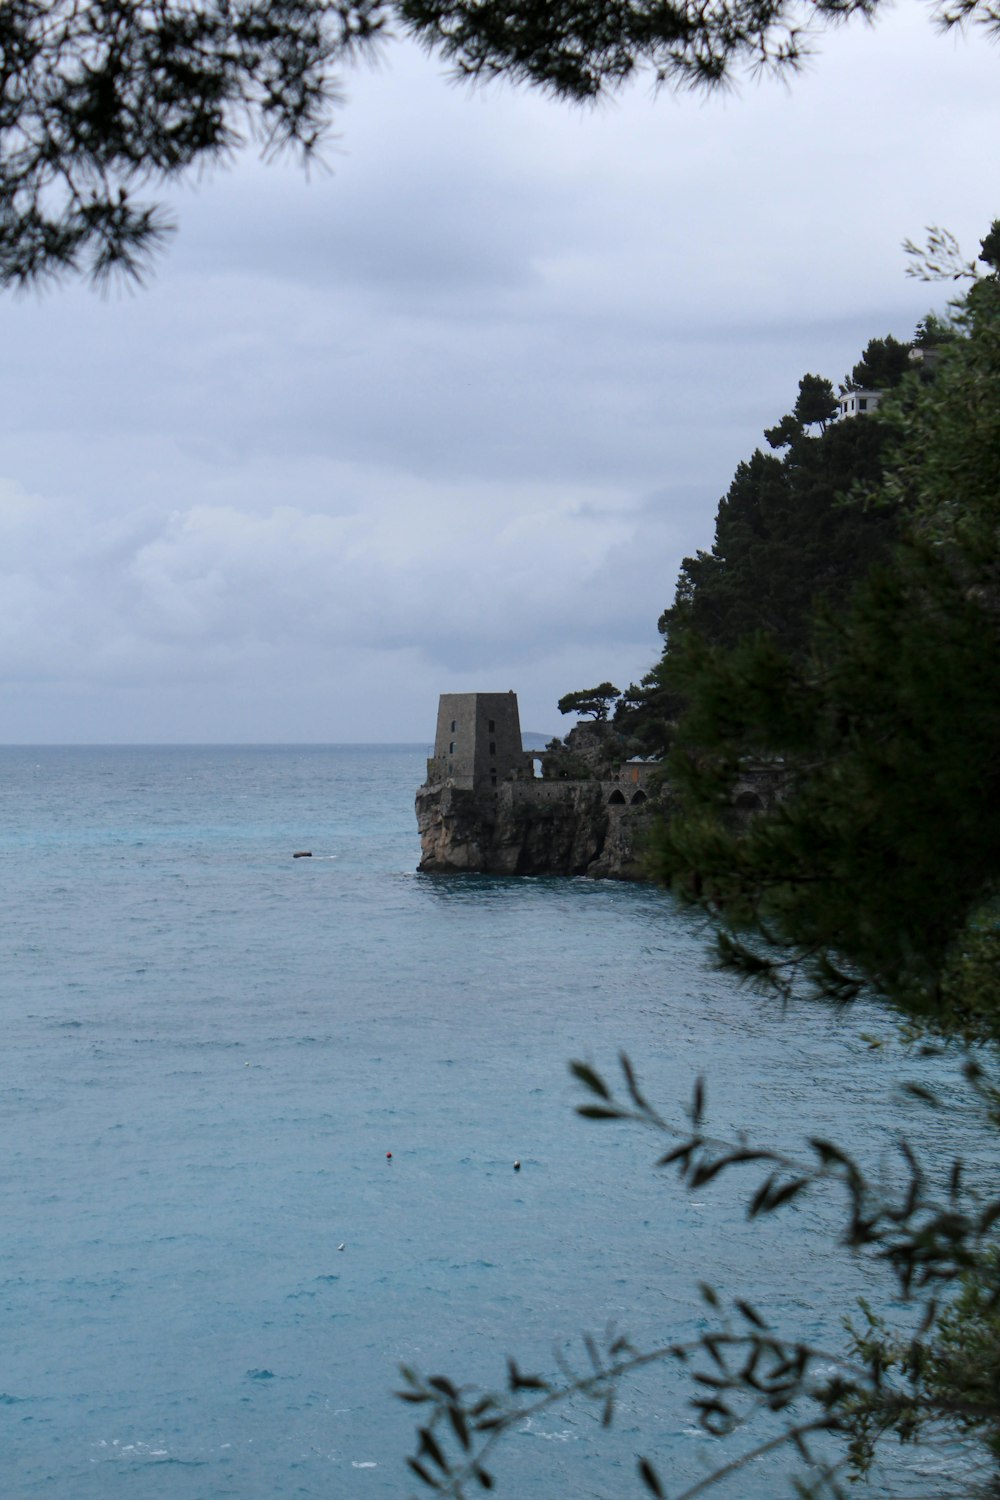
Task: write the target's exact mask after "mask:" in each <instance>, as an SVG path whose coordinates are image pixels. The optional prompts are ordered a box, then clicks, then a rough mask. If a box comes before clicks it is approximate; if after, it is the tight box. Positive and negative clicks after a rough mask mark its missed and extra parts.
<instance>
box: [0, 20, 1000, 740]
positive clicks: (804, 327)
mask: <svg viewBox="0 0 1000 1500" xmlns="http://www.w3.org/2000/svg"><path fill="white" fill-rule="evenodd" d="M344 83H345V86H346V93H347V96H348V99H347V105H346V107H345V108H344V110H343V112H342V114H341V117H340V123H339V139H338V141H337V142H336V145H335V146H334V148H333V149H332V150H330V151H329V152H328V161H329V164H330V166H331V167H332V169H333V170H332V171H331V172H330V173H328V174H322V173H321V174H317V173H315V172H314V173H313V174H312V175H311V176H310V177H309V178H308V179H307V178H306V177H305V176H304V175H303V174H302V172H301V171H300V170H299V169H298V168H296V167H294V166H291V165H288V166H282V167H278V168H273V167H271V168H264V167H262V166H260V165H259V164H258V163H256V162H255V161H254V160H253V158H252V157H248V158H246V159H244V160H242V161H241V162H240V163H239V165H238V166H237V167H236V168H235V169H234V170H232V171H230V172H228V173H224V174H218V175H214V176H212V177H211V178H209V179H208V180H206V181H204V182H203V183H201V184H200V185H199V186H198V187H196V188H191V189H189V190H187V191H184V192H181V193H180V194H179V195H178V196H177V199H176V213H177V219H178V224H179V232H178V234H177V236H176V237H175V239H174V240H173V242H172V244H171V246H170V247H169V249H168V251H167V252H166V254H165V255H164V256H163V257H162V258H161V259H160V261H159V262H158V264H157V268H156V271H155V274H154V276H153V278H152V279H151V281H150V282H149V284H148V286H146V287H145V288H144V289H142V290H140V291H137V292H132V293H124V294H122V293H112V294H111V295H109V296H105V297H103V298H102V297H101V296H100V295H99V294H95V293H93V292H91V291H89V290H87V289H85V288H82V287H67V288H63V289H60V290H57V291H55V292H49V293H46V294H45V295H44V296H42V297H39V296H37V295H34V294H33V295H31V296H28V297H20V298H14V297H11V296H10V295H8V296H6V297H5V298H3V300H2V301H0V350H2V354H0V379H2V383H3V389H2V394H0V427H2V449H0V574H2V586H0V741H5V742H29V743H30V742H70V743H72V742H132V741H134V742H141V741H152V742H172V741H197V742H204V741H282V740H284V741H334V742H336V741H352V740H353V741H359V740H376V741H379V740H393V741H403V740H430V739H431V738H432V737H433V727H434V720H435V712H436V704H437V696H438V694H439V693H441V692H462V691H473V690H482V691H497V690H500V691H506V690H507V689H508V688H514V689H516V690H517V692H518V694H519V697H520V702H521V722H522V725H523V727H524V728H526V729H530V730H538V731H541V732H545V733H548V732H560V731H562V730H563V729H564V728H565V727H566V726H565V721H561V720H560V717H559V714H558V713H557V711H556V708H555V703H556V700H557V699H558V698H559V697H560V696H561V695H562V694H563V693H565V692H568V691H570V690H574V689H577V688H581V687H589V686H592V685H593V684H594V683H596V682H599V681H601V680H602V679H604V678H611V679H612V680H613V681H614V682H616V683H617V684H618V685H619V686H620V687H625V686H626V685H627V684H628V682H629V680H636V679H637V678H638V677H639V676H640V675H641V674H642V673H643V672H644V671H645V670H646V669H647V668H648V667H649V666H650V665H652V663H653V661H654V660H655V658H656V656H657V654H658V637H657V633H656V620H657V616H658V615H659V613H660V611H661V610H662V609H663V607H664V606H665V605H666V604H667V603H668V602H669V601H670V599H671V597H672V594H673V589H674V584H675V582H676V577H677V570H678V566H679V563H680V561H681V558H682V557H684V556H685V555H686V554H688V553H690V552H692V551H694V550H695V549H697V548H698V547H700V546H704V547H707V546H710V545H711V540H712V529H713V521H714V515H715V509H716V505H717V503H718V500H719V497H720V495H722V494H723V493H724V492H725V490H726V489H727V487H728V485H729V482H730V479H731V477H732V473H733V470H734V468H735V466H736V464H737V462H738V461H739V460H740V459H741V458H744V457H747V456H748V455H749V454H750V453H751V452H752V450H753V448H754V447H755V446H756V445H757V444H758V443H760V442H761V441H762V439H761V432H762V429H763V428H764V427H765V426H768V425H770V424H771V423H772V422H774V421H775V420H776V419H777V418H778V417H779V416H780V415H781V414H782V413H783V412H784V411H786V410H788V409H789V407H790V405H791V403H792V401H793V400H794V396H795V393H796V389H797V382H798V379H799V376H800V375H802V374H803V373H804V372H806V371H814V372H816V373H819V374H824V375H827V376H829V377H830V378H831V379H833V380H834V381H835V382H836V381H838V380H840V379H841V378H843V376H844V374H845V373H846V371H847V370H849V369H850V367H851V365H852V364H853V363H854V361H855V360H856V359H857V357H858V355H859V353H860V350H861V348H862V346H863V345H864V343H865V342H866V341H867V339H868V338H869V337H871V336H873V335H881V334H885V333H893V334H895V335H896V336H897V337H900V338H906V337H908V336H909V335H910V333H911V332H912V329H913V326H914V324H915V323H916V321H917V319H918V318H919V317H921V316H922V314H923V313H924V312H925V311H927V310H928V309H929V308H931V307H938V308H941V307H943V305H944V302H945V300H946V298H947V295H948V292H947V289H942V288H941V287H940V286H931V287H929V286H926V285H923V284H920V283H917V282H915V281H912V280H908V279H907V278H906V277H905V275H904V269H905V257H904V256H903V254H902V252H901V249H900V245H901V242H902V240H903V239H904V238H906V237H907V236H909V237H911V238H920V236H921V234H922V231H923V228H924V226H926V225H930V224H941V225H945V226H947V227H948V228H949V229H950V230H951V231H952V232H953V233H954V234H955V235H956V236H958V238H959V239H960V240H961V241H962V243H963V247H964V248H965V250H966V252H967V254H968V255H969V256H970V257H971V256H972V255H973V254H974V253H975V252H976V250H977V249H978V243H979V240H980V239H981V238H982V236H983V234H984V233H985V232H986V230H987V228H988V227H989V224H990V222H991V220H992V219H993V218H995V217H997V216H1000V184H998V182H997V177H998V167H997V164H998V161H1000V154H998V151H997V145H996V142H997V105H996V100H997V98H998V97H1000V90H998V83H1000V49H998V48H996V47H991V46H990V45H989V44H988V43H987V42H986V41H985V40H984V39H983V38H982V37H973V38H969V39H960V38H955V37H951V36H949V37H942V36H940V35H938V34H936V33H935V32H934V30H933V28H932V26H931V24H930V21H929V18H928V7H926V6H924V5H921V4H916V3H911V4H904V5H900V6H899V7H898V9H897V10H896V11H895V12H887V13H886V15H885V17H884V18H883V19H882V20H880V21H879V23H878V24H877V26H875V27H874V28H872V29H869V28H867V27H866V26H864V25H863V24H859V25H855V26H854V27H852V28H850V29H847V30H842V31H840V32H838V33H836V34H835V35H833V36H830V37H827V38H826V39H825V40H824V41H822V42H821V44H820V51H819V55H818V56H817V58H816V59H815V61H814V63H813V64H812V65H811V67H810V69H809V71H808V72H807V73H806V74H805V75H803V76H800V77H799V78H797V79H796V80H795V81H794V82H793V83H792V85H791V86H790V87H785V86H783V85H780V84H775V83H765V84H757V85H755V84H748V85H746V86H745V87H743V88H741V89H740V91H739V92H738V93H737V94H730V95H728V96H713V97H711V98H709V99H702V98H698V97H684V98H681V99H676V98H673V97H672V96H670V95H668V94H661V95H660V96H659V97H653V95H652V93H651V91H650V90H649V88H648V87H647V86H646V85H644V84H640V85H638V86H637V87H635V88H633V89H632V90H631V91H630V92H629V93H627V94H626V95H624V96H623V97H622V98H620V99H619V100H618V101H617V102H615V103H612V104H610V105H606V106H604V107H602V108H600V109H598V110H596V111H591V110H587V111H581V110H577V109H572V108H570V107H567V106H562V105H556V104H553V103H550V102H547V101H545V100H543V99H541V98H539V97H538V96H537V95H532V94H530V93H527V92H514V91H512V90H510V89H507V88H490V89H488V90H485V91H478V92H470V91H469V90H468V89H461V88H456V87H455V86H453V85H451V84H449V83H448V82H447V81H446V78H445V70H444V68H443V66H442V65H441V64H440V63H439V62H436V61H434V60H428V59H427V58H425V57H424V56H422V55H421V54H419V53H417V52H415V51H413V50H410V49H407V48H403V47H399V46H393V47H392V48H390V49H389V50H388V51H387V52H386V54H385V58H384V62H383V63H382V65H381V66H380V67H378V68H377V69H375V70H371V69H364V70H361V71H359V72H356V73H352V74H350V75H349V76H347V77H346V78H345V79H344Z"/></svg>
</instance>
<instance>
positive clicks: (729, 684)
mask: <svg viewBox="0 0 1000 1500" xmlns="http://www.w3.org/2000/svg"><path fill="white" fill-rule="evenodd" d="M959 320H960V326H961V328H962V331H963V333H964V337H962V338H960V339H957V340H955V341H953V342H952V343H951V344H949V345H947V346H946V347H945V349H944V350H943V352H942V355H941V360H940V364H939V366H938V369H937V372H936V375H935V378H934V380H933V382H932V383H929V384H920V383H919V382H916V381H913V382H904V384H903V385H902V386H901V387H900V393H899V397H898V399H897V400H896V401H895V402H894V403H889V414H888V415H889V421H890V422H891V423H892V424H893V426H894V428H895V431H896V433H897V440H896V444H895V449H894V453H893V457H892V461H891V463H890V465H889V466H888V468H887V470H886V473H885V475H884V477H883V480H882V483H881V486H880V489H879V494H878V496H877V498H878V499H880V500H882V501H884V502H885V503H886V504H887V505H888V506H889V507H890V508H891V509H892V510H893V511H894V512H895V513H896V514H898V515H901V516H905V517H906V519H907V526H908V534H907V536H906V539H905V542H904V543H903V544H902V545H901V546H900V547H899V548H898V549H897V551H896V552H895V554H894V555H893V556H892V558H891V560H890V561H887V562H883V564H882V565H881V566H880V567H878V568H876V569H875V570H873V571H872V572H871V573H870V574H869V575H868V576H867V578H866V579H864V580H863V581H862V583H861V584H860V585H859V586H858V588H857V589H856V591H855V593H854V595H853V598H852V602H851V605H850V607H849V608H848V609H847V610H846V611H843V612H841V613H839V614H837V615H833V614H832V613H830V612H828V613H827V614H826V616H825V618H824V617H820V618H816V617H813V623H812V624H811V625H810V624H809V623H808V622H809V620H810V615H809V613H808V611H806V612H804V615H803V616H802V620H803V623H804V626H805V629H806V649H805V650H804V651H800V652H799V653H798V654H796V653H795V652H794V651H793V650H791V649H789V643H788V642H787V640H785V641H783V640H782V639H781V637H780V635H779V634H778V633H777V632H775V631H770V632H769V633H767V634H763V633H760V634H756V635H751V634H749V633H744V634H743V635H742V637H741V638H740V639H739V640H738V643H737V644H736V645H735V646H732V647H731V648H729V649H727V645H728V643H725V642H724V643H723V644H721V645H720V644H715V642H713V640H712V637H711V634H710V632H707V631H704V630H701V631H698V630H697V629H691V630H688V631H687V633H686V634H685V633H681V635H680V638H679V639H676V640H673V641H672V640H671V638H669V637H668V657H669V675H670V677H671V680H672V681H673V682H674V683H675V684H676V685H678V687H679V688H680V690H681V692H682V695H683V697H684V699H685V701H686V703H687V705H688V709H687V712H686V713H685V715H684V716H683V718H682V722H681V724H680V727H679V728H678V730H677V732H676V734H675V736H674V741H673V751H672V756H671V772H672V774H673V776H674V777H675V778H676V780H677V782H678V784H679V785H681V786H682V788H683V800H684V806H685V812H684V815H683V816H682V817H680V818H676V819H674V820H673V821H672V823H671V826H670V828H669V829H668V830H665V831H664V834H663V837H662V840H661V844H660V850H659V863H658V870H659V872H660V873H661V875H662V876H663V877H664V878H666V879H668V880H669V881H670V882H671V883H672V884H673V886H674V889H675V890H676V891H677V892H678V894H680V895H681V896H682V898H683V899H685V900H687V901H690V902H692V903H694V904H696V905H699V906H701V907H702V908H703V909H704V910H705V911H707V912H709V913H710V915H711V916H712V919H713V921H714V922H715V923H716V925H717V928H718V932H719V941H720V953H721V955H722V957H723V958H724V960H725V961H726V962H727V963H729V964H732V965H734V966H736V967H737V968H739V969H740V970H741V971H742V972H743V973H745V974H746V975H747V977H750V978H752V979H753V980H754V981H755V982H757V983H766V984H771V985H774V986H777V987H779V988H781V989H787V988H788V987H789V986H790V985H791V984H792V983H794V982H795V980H796V979H797V977H799V976H800V975H802V974H805V975H806V976H808V978H809V979H811V981H812V982H813V984H814V985H815V986H816V987H817V988H818V989H819V991H820V992H821V993H825V994H827V995H829V996H831V997H834V998H837V999H841V1000H842V999H849V998H850V997H851V996H853V995H854V994H856V993H857V992H858V990H859V988H860V987H861V986H863V985H870V986H873V987H874V988H875V989H876V990H877V991H878V992H880V993H881V994H883V995H886V996H888V997H890V998H891V999H892V1000H893V1001H894V1002H895V1003H896V1004H898V1005H899V1006H900V1007H901V1008H903V1009H904V1010H905V1011H906V1012H907V1013H908V1014H910V1015H912V1016H914V1017H916V1018H917V1019H918V1020H920V1021H921V1022H922V1023H923V1024H926V1025H928V1026H931V1027H939V1028H941V1029H944V1030H945V1031H948V1032H955V1031H959V1032H962V1033H963V1034H966V1035H970V1036H984V1035H985V1036H992V1037H998V1036H1000V1003H998V995H997V987H996V982H995V981H996V977H997V973H998V960H1000V939H998V937H997V926H996V921H995V913H996V906H995V901H996V894H997V882H998V877H1000V823H998V820H997V819H995V818H993V817H990V816H985V817H984V815H983V810H984V808H988V807H992V806H995V805H998V803H1000V763H998V761H997V757H996V746H997V744H998V743H1000V652H998V649H997V648H998V644H1000V643H998V624H1000V572H998V545H997V543H998V523H1000V494H998V489H997V483H996V476H997V474H998V473H1000V286H998V282H997V278H996V276H995V275H994V276H989V277H986V278H984V279H983V280H981V281H979V282H978V283H977V284H976V285H975V286H974V287H973V288H972V290H971V291H970V293H969V295H968V296H967V298H966V300H965V303H964V305H963V307H962V309H961V310H960V313H959ZM871 347H872V346H871V345H870V346H869V350H870V349H871ZM868 425H869V423H868V422H867V421H866V422H864V423H862V422H858V423H853V424H843V426H844V428H845V429H846V428H847V427H848V426H851V427H858V428H861V427H865V428H867V427H868ZM875 513H876V514H877V513H878V511H877V510H876V511H875ZM717 639H718V636H716V640H717ZM748 756H749V757H754V758H757V759H758V760H764V761H766V762H769V763H771V764H772V765H774V766H775V768H776V771H775V774H776V776H778V777H779V779H780V781H781V784H782V790H783V796H782V800H781V803H780V806H779V808H778V809H777V810H776V811H775V812H774V813H772V814H769V815H767V816H762V817H758V818H755V819H753V820H751V821H750V823H749V824H744V825H743V826H738V825H736V824H734V823H733V822H732V821H731V820H730V819H728V818H727V817H726V816H725V815H724V814H723V815H720V809H724V808H725V806H726V804H727V798H728V795H729V789H730V788H731V787H732V785H733V782H734V780H735V778H736V775H737V773H738V769H739V766H740V764H741V762H742V761H743V759H744V758H746V757H748ZM778 768H780V770H779V769H778ZM988 976H991V977H988Z"/></svg>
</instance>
